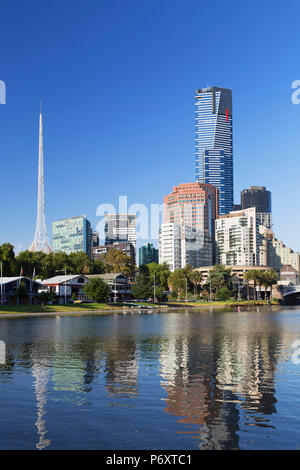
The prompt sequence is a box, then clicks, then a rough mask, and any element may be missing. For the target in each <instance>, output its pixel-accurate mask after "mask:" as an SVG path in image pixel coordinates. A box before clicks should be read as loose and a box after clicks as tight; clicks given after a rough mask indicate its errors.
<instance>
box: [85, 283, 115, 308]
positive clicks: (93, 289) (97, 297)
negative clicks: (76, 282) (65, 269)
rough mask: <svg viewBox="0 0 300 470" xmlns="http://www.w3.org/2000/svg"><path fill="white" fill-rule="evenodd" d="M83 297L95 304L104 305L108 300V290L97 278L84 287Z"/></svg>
mask: <svg viewBox="0 0 300 470" xmlns="http://www.w3.org/2000/svg"><path fill="white" fill-rule="evenodd" d="M84 293H85V295H86V296H87V297H88V298H89V299H91V300H94V301H95V302H98V303H104V302H108V301H109V299H110V288H109V287H108V285H107V284H106V282H104V281H103V279H101V278H99V277H95V278H92V279H91V280H90V281H89V282H88V284H86V285H85V287H84Z"/></svg>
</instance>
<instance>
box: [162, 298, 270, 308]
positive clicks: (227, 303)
mask: <svg viewBox="0 0 300 470" xmlns="http://www.w3.org/2000/svg"><path fill="white" fill-rule="evenodd" d="M258 305H269V302H268V301H267V300H220V301H212V302H200V301H199V302H185V301H176V302H168V306H169V307H177V306H180V307H251V306H252V307H253V306H258ZM271 305H278V302H277V301H275V300H273V301H271Z"/></svg>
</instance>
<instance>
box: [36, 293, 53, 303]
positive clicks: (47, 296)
mask: <svg viewBox="0 0 300 470" xmlns="http://www.w3.org/2000/svg"><path fill="white" fill-rule="evenodd" d="M39 300H40V302H41V303H42V304H48V303H49V302H52V303H55V301H56V295H55V294H54V292H41V293H40V294H39Z"/></svg>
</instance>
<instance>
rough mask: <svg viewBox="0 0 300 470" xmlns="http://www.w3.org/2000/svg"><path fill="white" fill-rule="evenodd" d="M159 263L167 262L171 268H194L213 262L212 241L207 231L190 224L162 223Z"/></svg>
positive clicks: (172, 269)
mask: <svg viewBox="0 0 300 470" xmlns="http://www.w3.org/2000/svg"><path fill="white" fill-rule="evenodd" d="M159 263H167V264H168V266H169V268H170V270H171V271H174V270H175V269H180V268H184V267H185V266H186V265H190V266H192V267H193V268H194V269H195V268H199V267H200V266H209V265H211V264H212V243H211V239H210V238H209V237H208V235H207V234H206V233H205V232H199V231H197V230H196V229H195V228H193V227H190V226H188V225H181V224H176V223H169V224H162V226H161V228H160V231H159Z"/></svg>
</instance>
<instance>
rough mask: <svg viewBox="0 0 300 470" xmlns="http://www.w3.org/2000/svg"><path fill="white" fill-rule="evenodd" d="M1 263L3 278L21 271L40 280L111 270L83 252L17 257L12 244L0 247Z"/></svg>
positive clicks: (34, 253) (26, 252)
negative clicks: (60, 272)
mask: <svg viewBox="0 0 300 470" xmlns="http://www.w3.org/2000/svg"><path fill="white" fill-rule="evenodd" d="M123 254H124V253H123ZM125 256H126V255H125ZM1 261H2V263H3V276H19V275H20V271H21V269H22V271H23V275H24V276H26V277H29V278H32V276H33V272H34V271H35V277H36V278H40V279H48V278H50V277H53V276H56V274H57V271H64V270H65V269H66V271H67V274H102V273H105V272H110V270H111V267H110V266H108V265H107V264H106V263H105V261H104V260H95V261H91V260H90V258H89V257H88V255H87V254H86V253H84V252H83V251H78V252H76V253H70V254H69V255H67V254H66V253H63V252H60V253H50V254H48V255H47V254H45V253H43V252H41V251H37V252H31V251H29V250H25V251H21V252H20V253H19V254H18V255H17V256H15V254H14V247H13V246H12V245H11V244H10V243H4V244H3V245H1V246H0V262H1Z"/></svg>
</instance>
